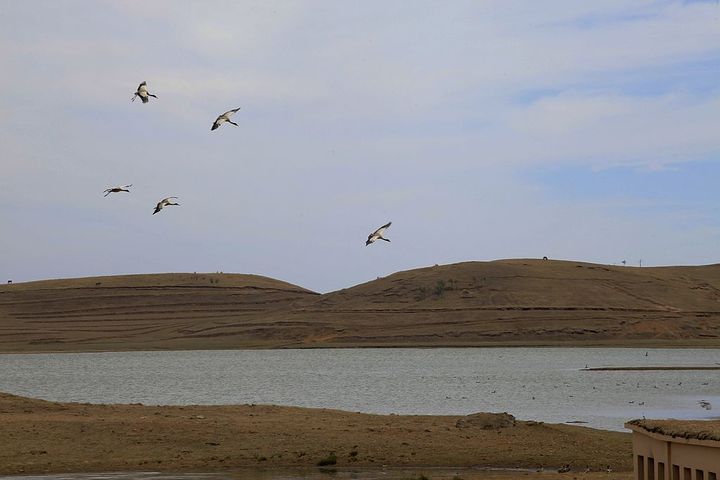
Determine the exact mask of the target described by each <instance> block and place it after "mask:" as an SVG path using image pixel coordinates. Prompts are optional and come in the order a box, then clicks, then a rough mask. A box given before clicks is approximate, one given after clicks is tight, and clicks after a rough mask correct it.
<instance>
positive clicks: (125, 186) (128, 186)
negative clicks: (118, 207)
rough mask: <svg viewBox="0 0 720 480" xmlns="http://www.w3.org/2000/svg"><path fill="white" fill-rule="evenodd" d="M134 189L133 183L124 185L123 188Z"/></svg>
mask: <svg viewBox="0 0 720 480" xmlns="http://www.w3.org/2000/svg"><path fill="white" fill-rule="evenodd" d="M130 187H132V183H131V184H130V185H124V186H123V188H130Z"/></svg>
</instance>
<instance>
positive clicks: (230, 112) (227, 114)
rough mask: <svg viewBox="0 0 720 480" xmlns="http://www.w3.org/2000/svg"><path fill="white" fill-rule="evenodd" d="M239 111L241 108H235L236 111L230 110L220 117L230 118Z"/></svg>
mask: <svg viewBox="0 0 720 480" xmlns="http://www.w3.org/2000/svg"><path fill="white" fill-rule="evenodd" d="M238 110H240V107H238V108H235V109H233V110H228V111H227V112H225V113H223V114H222V115H220V116H221V117H225V118H228V117H230V115H232V114H233V113H235V112H237V111H238Z"/></svg>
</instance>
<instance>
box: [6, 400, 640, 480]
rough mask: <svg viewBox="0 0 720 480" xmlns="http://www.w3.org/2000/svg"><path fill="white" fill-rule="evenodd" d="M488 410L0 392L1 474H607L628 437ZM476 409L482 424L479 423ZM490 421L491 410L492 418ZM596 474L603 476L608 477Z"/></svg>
mask: <svg viewBox="0 0 720 480" xmlns="http://www.w3.org/2000/svg"><path fill="white" fill-rule="evenodd" d="M490 416H491V415H487V414H485V415H479V416H478V415H475V416H468V417H460V416H403V415H368V414H361V413H351V412H342V411H338V410H320V409H309V408H296V407H277V406H267V405H257V406H252V405H234V406H201V405H191V406H185V407H179V406H172V407H170V406H143V405H139V404H137V405H91V404H78V403H55V402H46V401H42V400H34V399H29V398H24V397H17V396H14V395H8V394H2V393H0V475H2V474H8V473H39V472H51V473H53V472H98V471H100V472H107V471H133V470H145V471H147V470H149V469H151V470H152V471H168V470H169V471H202V472H210V471H218V470H221V471H228V470H232V469H234V468H241V467H259V466H262V467H266V468H278V467H282V466H304V467H314V466H315V465H317V464H318V463H319V462H320V460H322V459H327V458H328V457H330V456H331V453H333V454H334V455H335V457H336V464H335V466H336V467H340V468H343V467H373V466H375V467H380V466H381V465H387V466H390V467H408V466H431V467H432V466H437V467H441V466H448V467H463V466H485V467H513V468H514V467H524V468H533V469H534V468H538V467H545V468H554V469H557V468H558V467H559V466H561V465H564V464H570V465H571V467H573V469H574V470H575V471H576V472H577V471H583V470H584V469H585V468H586V467H590V468H591V469H592V470H593V471H595V472H597V471H598V470H600V469H602V470H604V469H605V468H606V467H607V466H608V465H609V466H610V467H611V468H612V469H613V470H615V471H629V470H631V469H632V467H631V452H632V448H631V445H630V435H629V434H627V433H619V432H607V431H602V430H593V429H590V428H585V427H575V426H569V425H552V424H542V423H536V422H522V421H517V422H510V423H509V424H506V425H503V424H502V423H501V422H493V421H487V417H490ZM478 417H483V418H481V421H476V420H477V418H478ZM491 420H492V419H491ZM603 478H609V477H607V476H605V477H603Z"/></svg>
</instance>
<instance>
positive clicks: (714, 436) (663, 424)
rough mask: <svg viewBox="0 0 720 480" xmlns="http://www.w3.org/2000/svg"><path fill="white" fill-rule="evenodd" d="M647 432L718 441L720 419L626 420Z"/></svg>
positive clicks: (719, 439) (719, 436) (719, 437)
mask: <svg viewBox="0 0 720 480" xmlns="http://www.w3.org/2000/svg"><path fill="white" fill-rule="evenodd" d="M628 423H630V424H632V425H635V426H638V427H640V428H643V429H644V430H647V431H648V432H653V433H659V434H661V435H669V436H671V437H680V438H694V439H696V440H715V441H720V420H644V419H642V420H640V419H639V420H632V421H630V422H628Z"/></svg>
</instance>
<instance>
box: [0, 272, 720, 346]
mask: <svg viewBox="0 0 720 480" xmlns="http://www.w3.org/2000/svg"><path fill="white" fill-rule="evenodd" d="M519 344H523V345H537V344H545V345H630V344H633V345H637V344H644V345H715V346H719V345H720V265H709V266H700V267H660V268H632V267H611V266H605V265H595V264H589V263H581V262H567V261H543V260H501V261H494V262H465V263H459V264H454V265H444V266H435V267H428V268H421V269H415V270H409V271H405V272H398V273H395V274H393V275H390V276H388V277H385V278H381V279H378V280H374V281H372V282H368V283H364V284H361V285H357V286H355V287H352V288H347V289H343V290H340V291H337V292H332V293H328V294H324V295H318V294H315V293H313V292H310V291H308V290H304V289H302V288H300V287H297V286H294V285H291V284H288V283H285V282H280V281H277V280H272V279H269V278H265V277H258V276H250V275H227V274H217V275H215V274H213V275H207V274H204V275H194V274H163V275H133V276H122V277H102V278H89V279H76V280H56V281H45V282H32V283H26V284H17V285H8V286H2V287H0V350H4V351H8V350H77V349H83V350H92V349H138V348H148V349H150V348H240V347H321V346H441V345H456V346H471V345H519Z"/></svg>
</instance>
